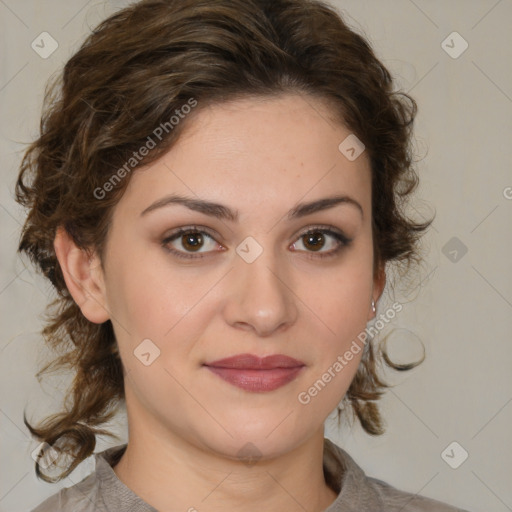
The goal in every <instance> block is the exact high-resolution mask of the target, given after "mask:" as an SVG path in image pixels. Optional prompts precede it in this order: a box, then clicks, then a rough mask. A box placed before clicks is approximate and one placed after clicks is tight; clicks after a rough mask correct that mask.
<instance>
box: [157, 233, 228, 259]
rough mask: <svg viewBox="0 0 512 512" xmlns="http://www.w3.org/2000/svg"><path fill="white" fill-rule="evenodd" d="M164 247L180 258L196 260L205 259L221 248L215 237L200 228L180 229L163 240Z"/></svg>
mask: <svg viewBox="0 0 512 512" xmlns="http://www.w3.org/2000/svg"><path fill="white" fill-rule="evenodd" d="M208 245H209V246H210V247H208ZM162 246H163V247H164V249H166V250H167V251H169V252H171V253H172V254H174V255H175V256H178V257H180V258H196V259H197V258H203V257H204V256H205V255H206V253H210V252H214V250H215V249H216V248H218V247H220V246H219V244H218V243H216V241H215V239H214V237H213V235H210V234H209V233H208V232H207V231H205V230H203V229H199V228H182V229H179V230H177V231H175V232H174V233H172V234H171V235H169V236H167V237H166V238H165V239H164V240H162ZM180 246H181V247H180ZM194 253H195V254H194Z"/></svg>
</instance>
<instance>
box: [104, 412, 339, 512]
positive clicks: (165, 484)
mask: <svg viewBox="0 0 512 512" xmlns="http://www.w3.org/2000/svg"><path fill="white" fill-rule="evenodd" d="M129 424H130V440H129V442H128V446H127V448H126V451H125V453H124V454H123V456H122V457H121V459H120V461H119V462H118V464H116V466H115V467H114V472H115V473H116V475H117V477H118V478H119V479H120V480H121V481H122V482H123V483H124V484H125V485H126V486H127V487H129V488H130V489H131V490H132V491H133V492H135V494H137V495H138V496H140V497H141V498H142V499H143V500H144V501H146V503H148V504H150V505H151V506H153V507H154V508H156V509H157V510H165V511H169V512H170V511H175V510H176V511H184V510H186V511H189V512H194V511H196V510H208V511H209V512H217V511H221V510H222V512H225V510H237V511H239V512H253V511H258V512H259V511H261V510H262V509H264V510H270V511H272V510H287V511H289V512H295V511H297V512H303V511H304V510H309V511H313V512H322V511H324V510H325V509H326V508H327V507H328V506H329V505H330V504H331V503H332V502H333V501H334V500H335V499H336V497H337V493H336V492H334V491H333V490H332V489H331V488H330V487H328V485H327V484H326V482H325V479H324V473H323V443H324V431H323V427H322V428H321V429H320V430H319V431H318V432H317V433H315V434H314V435H313V436H311V437H310V438H309V439H307V440H306V441H305V442H304V443H302V444H301V445H299V446H297V447H295V448H294V449H292V450H291V451H289V452H287V453H285V454H283V455H281V456H279V457H274V458H272V459H265V458H264V457H262V458H261V459H259V460H256V461H254V460H253V461H250V460H245V461H241V460H233V459H230V458H226V457H223V456H222V455H221V454H216V453H212V452H211V451H206V450H204V449H202V448H200V447H198V446H196V445H194V444H192V443H189V442H187V441H186V440H184V439H183V438H182V437H179V436H175V435H173V434H172V433H169V431H168V430H166V431H165V433H163V432H159V430H158V428H155V429H153V428H144V429H142V428H140V429H138V428H137V422H135V423H133V422H129ZM146 427H147V424H146Z"/></svg>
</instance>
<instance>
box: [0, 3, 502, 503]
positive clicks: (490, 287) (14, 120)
mask: <svg viewBox="0 0 512 512" xmlns="http://www.w3.org/2000/svg"><path fill="white" fill-rule="evenodd" d="M126 3H127V2H121V1H89V2H87V1H85V0H66V1H62V0H60V1H59V0H45V1H38V0H18V1H16V0H0V20H1V24H0V38H1V42H2V46H1V53H0V57H1V62H0V105H1V109H2V110H1V113H2V115H1V119H0V123H1V124H0V126H1V128H0V129H1V133H0V154H1V159H2V160H1V169H2V180H3V186H2V187H1V189H0V218H1V224H0V227H1V240H2V243H1V244H0V251H1V257H2V267H1V273H0V301H1V314H2V320H1V327H2V336H1V338H0V381H1V388H0V457H1V460H0V511H9V512H21V511H26V510H28V509H30V508H32V507H34V506H35V505H36V504H38V503H39V502H41V501H42V500H43V499H44V498H45V497H47V496H49V495H51V494H53V493H55V492H57V490H58V489H59V488H61V487H68V486H71V485H73V484H74V483H76V482H78V481H79V480H80V479H81V478H83V477H84V476H86V475H87V473H88V472H90V471H91V470H92V461H91V460H87V461H85V462H84V463H83V464H81V465H80V466H79V468H78V469H77V470H76V471H75V472H74V473H72V475H71V476H70V477H69V478H67V479H65V480H64V481H63V482H61V483H59V484H54V485H51V484H47V483H45V482H42V481H37V480H36V477H35V474H34V469H33V466H34V461H33V460H32V458H31V455H30V454H31V452H32V451H33V450H34V449H35V448H36V447H37V446H38V443H37V442H36V441H35V440H32V439H31V437H30V435H29V433H28V431H27V430H26V428H25V426H24V425H23V419H22V413H23V408H24V407H25V406H28V408H27V411H28V413H29V415H30V416H31V417H32V418H34V419H36V418H40V417H41V416H42V415H43V414H45V413H47V412H48V411H50V410H57V408H58V406H59V401H60V399H61V398H62V394H63V389H65V385H66V382H67V379H68V378H69V376H65V375H56V376H54V377H52V378H48V377H46V378H45V379H44V380H43V382H42V384H39V383H38V381H37V379H36V378H35V373H36V371H37V368H38V367H39V366H40V365H41V363H42V362H43V361H45V360H46V359H47V358H48V357H49V354H48V353H47V351H46V349H45V347H44V344H43V341H42V338H41V336H40V334H39V331H40V329H41V325H42V321H41V316H40V315H41V313H42V312H43V310H44V307H45V304H46V303H47V300H48V294H49V293H50V290H49V288H48V285H47V284H46V283H45V282H44V281H43V280H42V279H41V278H40V277H38V276H36V275H35V273H34V271H33V269H32V267H31V266H30V265H29V264H28V263H27V265H25V264H24V262H23V261H21V260H20V259H19V258H18V257H17V256H16V254H15V250H16V247H17V241H18V236H19V229H20V225H21V222H22V219H23V212H22V211H21V209H20V208H19V207H18V206H17V204H16V203H15V202H14V200H13V186H14V182H15V179H16V176H17V172H18V165H19V163H20V159H21V155H22V151H23V148H24V145H23V143H25V142H29V141H30V140H32V139H33V138H34V137H35V136H36V135H37V132H38V122H39V116H40V110H41V101H42V97H43V91H44V84H45V82H46V81H47V79H48V78H49V77H50V76H51V75H52V74H53V73H55V72H56V71H57V70H58V69H59V68H60V67H61V66H62V65H63V63H64V62H65V61H66V60H67V59H68V58H69V57H70V56H71V54H72V53H73V52H74V51H76V50H77V49H78V46H79V44H80V43H81V41H82V40H83V38H84V36H85V35H86V34H87V33H88V32H89V30H90V28H92V27H94V26H95V25H96V24H97V23H98V22H99V21H100V20H102V19H103V18H105V17H106V16H108V15H109V14H110V13H112V12H114V11H115V10H116V9H118V8H120V7H122V6H123V5H126ZM332 3H333V4H334V5H335V6H337V7H338V8H339V9H340V11H341V13H342V14H344V15H345V17H346V20H347V21H348V22H349V24H350V25H351V26H352V27H354V28H355V29H356V30H358V31H360V32H363V33H364V34H365V35H366V37H367V38H368V39H369V40H370V41H371V43H372V44H373V45H374V48H375V49H376V52H377V54H378V56H379V57H380V58H381V59H382V60H383V62H384V63H385V65H386V66H387V67H388V68H389V69H390V71H392V73H394V74H395V75H396V76H397V83H398V85H399V86H400V87H401V88H402V89H403V90H405V91H407V92H410V93H411V95H413V96H414V98H415V99H416V100H417V101H418V104H419V114H418V117H417V122H416V147H417V155H418V159H420V161H419V162H418V164H417V168H418V170H419V172H420V175H421V180H422V185H421V187H420V189H419V197H418V199H417V202H416V203H415V209H416V210H417V212H418V215H420V216H422V217H426V216H429V215H430V213H432V212H433V211H434V210H435V211H436V212H437V217H436V220H435V222H434V225H433V228H432V229H431V230H430V232H429V234H428V235H427V236H426V237H425V240H424V251H425V253H426V263H425V264H424V265H423V267H422V268H421V270H420V273H419V274H418V275H416V276H413V278H414V279H413V280H414V281H415V282H416V284H415V285H414V286H412V287H410V288H409V290H408V291H407V293H406V292H405V291H399V290H397V292H396V293H395V295H394V296H388V297H387V298H386V297H384V299H383V301H382V302H381V304H380V305H379V310H378V312H377V313H378V314H379V313H382V312H384V311H385V310H386V309H387V307H389V304H391V302H392V301H393V300H398V301H400V302H401V303H403V304H404V309H403V311H402V312H400V313H399V314H398V315H397V317H396V318H395V320H394V324H393V328H394V329H395V331H394V332H393V333H392V334H391V336H390V341H389V346H390V352H391V355H392V357H394V358H395V359H398V360H406V359H410V358H414V357H416V356H417V355H419V354H421V348H420V343H419V341H418V339H421V340H422V342H423V343H424V346H425V348H426V353H427V359H426V361H425V362H424V363H423V364H422V365H421V366H420V367H418V368H417V369H415V370H412V371H410V372H406V373H403V374H397V373H396V372H394V373H388V379H389V381H390V382H392V383H393V384H395V386H394V387H393V388H392V389H391V390H389V391H388V393H387V394H386V396H385V398H384V399H383V400H382V410H383V413H384V415H385V418H386V422H387V433H386V434H385V435H383V436H380V437H370V436H368V435H366V434H364V433H363V432H362V430H361V429H360V428H359V427H357V426H355V427H354V428H352V429H351V428H350V427H348V426H345V427H344V428H343V429H342V430H341V431H338V430H337V427H336V422H335V421H332V422H331V421H328V422H327V424H326V435H327V436H328V437H330V438H331V439H333V440H334V441H335V442H337V443H338V444H340V445H341V446H343V447H344V448H345V449H346V450H347V451H348V452H349V453H350V454H351V455H352V456H353V457H354V458H355V459H356V461H357V462H358V463H359V464H360V465H361V466H362V467H363V468H364V470H365V471H366V472H367V473H368V474H369V475H371V476H375V477H377V478H379V479H382V480H385V481H387V482H388V483H390V484H391V485H394V486H396V487H398V488H401V489H404V490H407V491H409V492H413V493H420V494H424V495H426V496H430V497H433V498H437V499H439V500H442V501H446V502H448V503H451V504H453V505H457V506H460V507H462V508H466V509H468V510H471V511H475V512H476V511H481V512H484V511H485V512H487V511H489V510H493V511H495V512H502V511H503V512H504V511H508V510H512V490H511V485H510V484H511V481H510V478H511V474H512V467H511V466H512V465H511V463H510V460H511V459H512V443H511V442H510V437H509V432H510V425H511V420H512V404H511V402H512V377H511V372H510V369H511V359H512V357H511V355H512V348H511V346H512V344H511V335H510V333H511V331H512V320H511V313H512V272H511V271H510V253H511V249H512V244H511V232H512V230H511V228H512V173H511V161H512V158H511V157H512V154H511V153H512V151H511V143H510V142H511V134H512V71H511V62H512V30H511V21H512V2H511V0H500V1H496V0H431V1H427V0H415V1H412V0H381V1H379V0H343V1H341V0H338V1H336V2H332ZM44 31H46V32H48V33H50V34H51V36H52V37H53V38H54V39H55V40H56V41H57V42H58V45H59V46H58V48H57V50H56V51H55V52H54V53H53V54H52V55H51V56H49V57H48V58H46V59H43V58H42V57H40V56H39V55H38V54H37V53H36V52H35V51H34V50H33V49H32V48H31V43H32V41H34V40H36V41H37V38H38V36H39V35H40V34H41V33H42V32H44ZM454 31H456V32H458V33H459V34H460V35H461V36H462V38H463V39H464V40H465V41H467V43H468V45H469V46H468V48H467V50H466V51H465V52H464V53H462V54H461V55H459V56H457V58H453V57H452V56H450V55H449V54H448V53H447V52H446V51H445V50H444V49H443V47H442V42H443V41H444V40H445V39H446V38H447V37H448V36H449V35H450V34H451V33H452V32H454ZM452 41H453V42H452ZM461 42H462V41H461V40H457V38H455V39H454V38H453V36H450V37H449V38H448V39H447V43H446V44H448V45H449V46H452V47H453V48H452V49H451V50H450V51H451V52H452V53H453V52H455V53H459V52H460V50H461V48H462V46H461ZM46 47H47V48H48V46H46ZM464 247H465V248H467V253H465V254H463V250H464ZM454 251H456V252H454ZM392 330H393V329H392V328H389V327H388V328H386V330H385V331H383V333H384V334H386V333H389V332H391V331H392ZM124 420H125V417H124V416H123V414H120V415H119V417H118V418H117V419H116V423H115V425H113V426H114V428H115V429H116V430H117V431H118V432H120V433H121V437H122V438H125V436H126V427H125V425H124ZM454 441H455V442H457V443H458V445H457V446H455V448H454V449H453V451H451V448H450V449H449V450H448V452H447V453H448V456H447V455H446V452H444V451H445V449H446V448H447V447H448V446H449V445H450V444H451V443H452V442H454ZM112 444H117V442H112V441H110V440H108V438H107V439H99V442H98V445H97V449H96V451H101V450H102V449H104V448H106V447H108V446H111V445H112ZM462 450H465V451H466V452H467V453H468V458H467V459H466V460H465V461H464V462H463V463H462V464H460V465H459V467H457V468H456V469H453V468H452V467H450V466H449V465H448V463H447V462H446V461H449V462H450V463H451V464H452V465H457V464H459V463H460V462H461V460H462V454H463V452H462ZM443 452H444V453H445V455H444V458H443V457H442V453H443Z"/></svg>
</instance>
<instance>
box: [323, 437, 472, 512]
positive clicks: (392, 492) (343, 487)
mask: <svg viewBox="0 0 512 512" xmlns="http://www.w3.org/2000/svg"><path fill="white" fill-rule="evenodd" d="M324 441H325V442H324V473H325V475H326V478H327V479H328V481H329V483H330V485H331V486H333V488H336V489H337V490H338V493H339V494H338V498H337V499H336V501H335V502H334V503H333V504H332V505H331V507H329V508H328V509H327V511H326V512H335V511H338V510H351V511H352V510H354V511H356V510H368V511H372V512H377V511H379V512H384V511H385V512H468V511H467V510H463V509H460V508H456V507H454V506H452V505H448V504H447V503H443V502H441V501H438V500H435V499H432V498H427V497H426V496H421V495H419V494H413V493H410V492H406V491H402V490H399V489H397V488H395V487H393V486H391V485H390V484H388V483H386V482H384V481H383V480H379V479H377V478H373V477H369V476H367V475H366V474H365V472H364V471H363V469H362V468H361V467H360V466H359V465H358V464H357V463H356V462H355V461H354V459H353V458H352V457H351V456H350V455H349V454H348V453H347V452H346V451H345V450H343V449H342V448H340V447H339V446H338V445H336V444H335V443H333V442H332V441H330V440H329V439H327V438H325V440H324Z"/></svg>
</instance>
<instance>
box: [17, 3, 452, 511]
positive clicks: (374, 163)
mask: <svg viewBox="0 0 512 512" xmlns="http://www.w3.org/2000/svg"><path fill="white" fill-rule="evenodd" d="M58 87H59V83H56V84H54V89H53V92H50V93H49V94H48V97H47V100H46V101H47V109H46V111H45V114H44V116H43V120H42V125H41V126H42V133H41V136H40V138H39V139H38V140H37V141H36V142H34V144H33V145H32V146H31V147H30V148H29V149H28V151H27V153H26V155H25V157H24V160H23V162H22V166H21V171H20V176H19V179H18V183H17V187H16V193H17V200H18V201H19V202H20V203H21V204H23V205H25V206H26V207H27V208H29V215H28V218H27V221H26V223H25V226H24V228H23V232H22V236H21V241H20V246H19V249H20V251H24V252H26V253H27V254H28V255H30V257H31V258H32V259H33V261H34V262H35V263H36V264H37V265H38V267H39V268H40V270H41V271H42V272H43V273H44V275H45V276H46V277H47V278H48V279H49V280H50V281H51V282H52V284H53V285H54V286H55V288H56V290H57V291H58V293H59V297H58V299H57V300H56V302H55V303H54V304H53V306H54V308H53V310H52V311H51V313H50V314H49V317H48V324H47V326H46V328H45V329H44V331H43V334H44V335H45V337H46V339H47V340H48V342H49V343H50V344H51V345H52V346H53V347H54V348H57V349H60V350H62V351H63V355H62V356H61V358H60V359H59V360H57V361H56V362H55V364H54V367H57V368H58V367H63V366H66V365H70V366H71V367H72V368H73V369H74V370H75V371H76V378H75V380H74V381H73V384H72V387H71V389H70V390H69V397H68V401H67V403H68V404H69V406H68V407H66V410H65V411H63V412H62V413H60V414H57V415H54V416H52V417H50V418H47V420H46V421H45V422H44V423H43V424H41V425H39V426H37V427H35V426H33V425H31V424H30V423H29V422H28V421H27V419H26V418H25V424H26V425H27V427H28V428H29V430H30V431H31V433H32V434H33V435H34V436H35V437H36V438H37V439H39V440H40V441H42V451H41V457H42V458H41V459H40V461H38V462H36V474H37V475H38V476H40V477H41V478H43V479H45V480H46V481H58V480H60V479H62V478H64V477H65V476H67V475H68V474H69V473H70V472H71V471H72V470H73V469H74V468H75V467H76V466H77V465H78V464H79V463H80V462H81V461H82V460H84V459H85V458H87V457H89V456H90V455H92V454H93V452H94V448H95V436H96V435H98V434H108V435H110V434H109V432H107V431H105V430H103V429H101V428H100V427H101V425H102V424H104V423H105V422H106V421H107V420H109V419H110V418H111V417H112V416H113V415H114V414H115V412H116V410H117V406H118V405H119V404H120V403H123V402H124V403H125V404H126V410H127V415H128V431H129V442H128V443H127V444H125V445H118V446H114V447H112V448H110V449H108V450H106V451H104V452H101V453H99V454H98V453H97V454H95V457H94V458H95V461H96V468H95V471H94V472H93V473H92V474H91V475H89V476H88V477H87V478H85V479H84V480H83V481H82V482H80V483H78V484H76V485H74V486H73V487H71V488H68V489H63V490H61V491H60V492H59V493H57V494H55V495H54V496H52V497H50V498H49V499H48V500H46V501H45V502H44V503H42V504H41V505H40V506H38V507H37V508H36V509H35V511H36V512H45V511H50V510H51V511H56V510H59V511H71V510H72V511H75V512H76V511H91V512H92V511H93V510H94V511H96V512H97V511H107V510H108V511H112V510H122V511H136V510H137V511H152V510H160V511H171V510H173V511H174V510H189V511H194V510H210V511H215V510H246V511H251V510H256V509H257V510H261V509H265V510H287V511H294V510H311V511H324V510H327V511H329V512H331V511H342V510H344V511H348V510H358V511H362V510H365V511H383V510H386V511H388V510H397V511H398V510H410V511H413V510H414V511H427V510H429V511H430V510H432V511H433V510H436V511H447V512H448V511H451V510H456V509H455V508H453V507H451V506H449V505H447V504H443V503H441V502H439V501H436V500H433V499H429V498H426V497H421V496H416V495H413V494H410V493H406V492H403V491H400V490H397V489H395V488H393V487H391V486H390V485H388V484H386V483H385V482H383V481H382V480H377V479H374V478H370V477H368V476H366V475H365V474H364V472H363V471H362V470H361V468H359V466H358V465H357V464H356V462H355V461H354V460H353V459H352V458H351V457H350V456H349V455H348V453H347V452H345V451H344V450H343V449H341V448H340V447H338V446H336V445H335V444H334V443H332V442H331V441H329V440H327V439H324V420H325V419H326V418H327V416H328V415H329V414H330V413H331V412H332V411H333V410H335V409H336V408H337V407H338V406H339V404H340V402H342V405H343V411H342V409H341V408H340V409H339V411H340V412H342V413H343V414H345V411H350V410H351V411H352V412H353V413H354V415H355V417H357V418H358V420H359V421H360V423H361V425H362V427H363V428H364V429H365V431H366V432H368V433H370V434H379V433H382V431H383V428H382V422H381V417H380V414H379V411H378V408H377V406H376V403H375V402H376V400H377V399H378V398H379V396H380V395H381V393H382V390H383V389H384V388H385V387H386V384H385V383H384V382H383V381H382V380H381V379H380V378H379V375H378V374H377V363H378V360H377V355H378V356H379V357H383V358H384V360H385V361H387V362H388V364H389V365H390V366H392V367H394V368H396V369H408V368H410V367H412V366H414V365H406V366H399V365H394V364H393V363H392V362H390V361H389V359H388V358H386V356H385V353H382V354H380V353H378V354H374V349H373V347H372V345H371V340H370V339H369V338H368V335H367V333H368V330H367V324H368V322H370V321H371V320H372V319H373V318H375V316H376V304H377V302H378V300H379V298H380V296H381V294H382V292H383V290H384V287H385V284H386V265H387V264H388V263H389V264H393V263H396V264H411V263H413V262H414V261H416V260H419V255H418V253H417V241H418V239H419V237H420V236H421V234H422V233H423V232H424V231H425V230H426V228H427V227H428V225H429V224H430V222H431V221H429V222H425V223H423V224H417V223H414V222H413V221H412V220H411V219H409V218H407V216H406V215H405V214H404V212H403V208H402V207H403V203H404V201H405V200H407V199H408V198H409V196H410V194H411V193H412V191H413V190H414V188H415V186H416V184H417V176H416V174H415V172H414V170H413V169H412V167H411V156H410V151H409V142H410V137H411V126H412V121H413V119H414V116H415V112H416V105H415V102H414V100H412V98H410V97H408V96H407V95H399V94H396V93H394V92H393V91H392V80H391V77H390V75H389V73H388V71H387V70H386V69H385V67H384V66H383V65H382V64H381V63H380V62H379V61H378V60H377V59H376V57H375V55H374V53H373V52H372V50H371V48H370V47H369V45H368V43H367V42H366V41H365V40H364V39H362V38H361V36H359V35H357V34H356V33H354V32H353V31H352V30H350V29H349V28H348V27H347V26H346V25H345V24H344V22H343V21H342V20H341V18H340V17H339V15H338V14H337V13H336V12H335V11H334V10H333V9H332V8H330V7H328V6H327V5H325V4H322V3H320V2H313V1H298V0H282V1H281V0H280V1H272V2H265V1H259V0H251V1H247V0H219V1H217V2H214V3H211V2H201V1H199V0H180V1H168V0H147V1H142V2H139V3H137V4H134V5H132V6H130V7H128V8H126V9H124V10H122V11H120V12H118V13H116V14H114V15H113V16H111V17H110V18H109V19H107V20H105V21H104V22H103V23H102V24H101V25H100V26H99V27H97V29H95V30H94V32H93V33H92V34H91V35H90V36H89V38H88V39H87V41H86V42H85V43H84V45H83V46H82V48H81V49H80V50H79V51H78V52H77V53H76V54H75V55H74V56H73V57H72V58H71V59H70V60H69V62H68V63H67V64H66V66H65V69H64V74H63V79H62V85H61V87H62V88H61V90H60V91H58V90H57V89H58ZM400 307H401V306H400V304H397V303H396V304H394V305H393V309H396V310H399V308H400ZM69 348H70V350H69ZM66 349H68V350H66ZM345 406H346V407H345ZM65 457H67V460H68V464H67V466H66V467H65V470H64V471H63V472H62V473H61V474H59V475H57V477H54V478H52V477H51V476H50V472H51V471H50V470H51V469H52V468H53V467H56V465H57V463H59V462H61V461H62V459H64V458H65ZM55 458H56V460H54V459H55ZM43 461H44V462H43ZM50 462H53V463H54V464H51V463H50ZM41 468H43V469H44V471H42V470H41ZM46 470H48V471H46Z"/></svg>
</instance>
